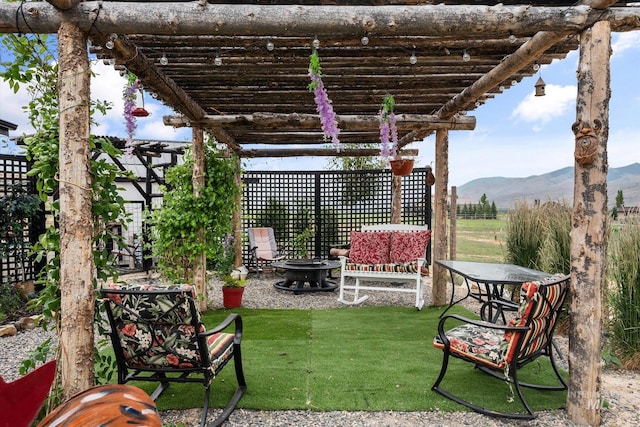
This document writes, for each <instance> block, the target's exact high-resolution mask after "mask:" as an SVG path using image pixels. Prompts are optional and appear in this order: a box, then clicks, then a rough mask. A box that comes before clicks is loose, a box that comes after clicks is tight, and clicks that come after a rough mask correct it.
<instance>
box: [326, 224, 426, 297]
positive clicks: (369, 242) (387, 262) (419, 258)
mask: <svg viewBox="0 0 640 427" xmlns="http://www.w3.org/2000/svg"><path fill="white" fill-rule="evenodd" d="M430 239H431V230H429V227H428V226H421V225H405V224H380V225H363V226H362V231H359V232H358V231H352V232H351V237H350V240H351V241H350V244H351V248H350V249H349V255H348V257H347V256H344V255H341V256H340V257H339V258H340V263H341V267H342V270H341V273H340V297H339V298H338V301H340V302H342V303H344V304H360V303H362V302H363V301H365V300H366V299H367V298H368V296H367V295H363V296H360V291H361V290H367V291H386V292H404V293H412V294H415V297H416V298H415V306H416V307H417V308H418V310H420V309H422V307H423V306H424V297H423V286H422V280H423V276H425V275H428V274H429V266H428V264H427V261H426V258H425V255H426V252H427V246H428V245H429V240H430ZM347 277H353V278H354V279H355V283H354V284H353V285H351V284H347V283H346V282H345V279H346V278H347ZM361 281H367V282H387V283H397V282H401V283H408V284H409V285H411V287H401V286H393V285H392V286H385V285H384V283H383V284H380V285H377V284H375V283H372V284H370V285H369V284H368V285H362V284H361ZM347 294H349V295H353V299H347V298H346V295H347Z"/></svg>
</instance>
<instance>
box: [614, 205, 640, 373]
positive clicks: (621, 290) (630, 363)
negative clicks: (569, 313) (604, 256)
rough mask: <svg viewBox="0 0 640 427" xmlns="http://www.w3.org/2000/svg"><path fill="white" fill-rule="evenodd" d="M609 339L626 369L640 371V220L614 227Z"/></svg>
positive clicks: (635, 219) (628, 221) (624, 222)
mask: <svg viewBox="0 0 640 427" xmlns="http://www.w3.org/2000/svg"><path fill="white" fill-rule="evenodd" d="M608 256H609V266H608V276H609V279H610V282H611V283H610V286H609V288H608V292H607V297H608V298H607V299H608V302H609V304H608V306H609V312H610V313H609V314H610V322H609V325H608V326H609V332H610V335H609V338H610V344H611V347H612V351H613V353H614V354H615V355H616V356H617V358H618V359H619V360H620V361H621V362H622V366H623V367H624V368H626V369H639V368H640V218H638V217H634V218H628V219H626V220H625V221H623V222H621V223H620V224H619V225H618V226H616V227H614V228H613V230H612V233H611V237H610V240H609V250H608Z"/></svg>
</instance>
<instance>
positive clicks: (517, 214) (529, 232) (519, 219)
mask: <svg viewBox="0 0 640 427" xmlns="http://www.w3.org/2000/svg"><path fill="white" fill-rule="evenodd" d="M541 214H542V211H541V210H540V209H536V208H530V207H529V204H528V202H527V201H526V200H525V201H518V202H516V204H515V208H514V209H513V210H512V211H511V212H510V213H509V217H508V219H507V242H506V246H507V254H506V256H505V257H506V261H507V262H508V263H510V264H516V265H521V266H523V267H528V268H536V267H538V266H539V265H540V248H541V247H542V242H543V231H544V227H543V221H542V215H541Z"/></svg>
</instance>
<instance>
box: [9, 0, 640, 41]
mask: <svg viewBox="0 0 640 427" xmlns="http://www.w3.org/2000/svg"><path fill="white" fill-rule="evenodd" d="M67 2H73V0H66V1H65V0H56V3H61V4H64V3H67ZM18 8H22V9H23V12H24V13H16V11H17V10H18ZM626 9H628V10H626ZM625 12H628V13H629V14H631V15H635V16H638V13H639V11H638V10H637V8H625ZM621 13H622V12H621V11H618V13H617V16H618V17H621ZM591 14H593V16H595V15H597V19H599V20H602V19H607V18H608V17H611V16H612V15H607V14H605V15H602V14H601V13H600V11H593V10H592V9H591V8H590V7H589V6H585V5H581V6H574V7H564V6H563V7H531V6H522V5H521V6H504V5H502V4H499V5H495V6H475V5H460V6H455V5H447V6H440V5H418V6H328V5H323V6H322V7H316V6H302V5H268V6H263V5H249V4H242V5H240V4H208V3H206V2H195V1H194V2H189V3H184V2H176V3H171V2H157V3H136V2H104V3H103V2H96V1H90V2H81V3H79V4H78V5H77V6H75V7H72V8H71V9H69V10H67V11H65V12H64V14H62V13H60V11H59V10H58V9H57V8H56V7H55V6H53V5H51V4H49V3H47V2H29V3H26V4H21V3H17V2H16V3H14V2H1V3H0V32H4V33H16V32H21V31H24V30H25V29H26V28H29V29H30V31H32V32H35V33H55V32H56V31H57V29H58V27H59V26H60V23H61V22H62V19H63V18H64V19H68V20H71V21H73V22H75V23H76V24H77V25H78V26H79V27H80V28H81V29H82V30H84V31H86V32H95V31H99V32H100V33H102V34H107V33H116V34H156V35H162V34H164V35H173V36H176V35H199V34H202V35H205V34H216V35H234V36H243V35H256V34H262V35H265V34H267V35H269V34H280V33H282V31H283V28H286V33H287V35H288V36H302V37H309V35H310V34H317V35H323V34H326V35H335V34H343V35H347V34H349V35H353V34H358V33H365V32H368V33H370V34H375V35H394V34H401V35H403V36H441V35H442V34H447V35H449V36H455V35H460V36H468V35H469V34H474V33H476V34H482V35H485V36H486V35H489V34H505V33H507V34H508V33H509V32H510V31H511V32H513V33H514V34H523V35H532V34H533V33H534V32H536V31H552V32H557V31H564V32H578V31H580V30H582V29H583V28H584V26H585V24H586V23H587V22H588V21H589V16H590V15H591ZM63 15H64V16H63ZM594 22H595V21H594ZM614 27H615V26H614Z"/></svg>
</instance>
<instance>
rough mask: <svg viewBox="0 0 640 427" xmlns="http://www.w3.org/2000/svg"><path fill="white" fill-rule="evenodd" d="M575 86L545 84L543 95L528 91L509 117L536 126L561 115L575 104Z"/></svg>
mask: <svg viewBox="0 0 640 427" xmlns="http://www.w3.org/2000/svg"><path fill="white" fill-rule="evenodd" d="M576 91H577V88H576V86H572V85H570V86H558V85H553V84H548V85H546V90H545V93H546V95H545V96H535V95H534V92H531V93H529V94H528V95H527V96H526V97H525V98H524V99H523V100H522V101H521V102H520V103H519V104H518V105H517V106H516V108H515V109H514V110H513V113H511V117H513V118H515V119H518V120H522V121H525V122H535V123H536V125H537V126H540V125H542V124H544V123H547V122H549V121H551V120H553V119H555V118H557V117H560V116H562V115H563V114H565V113H566V112H568V111H569V110H570V109H571V108H573V107H574V106H575V102H576V93H577V92H576Z"/></svg>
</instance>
